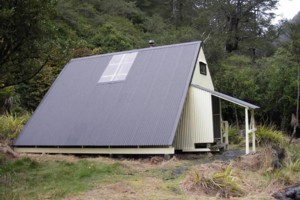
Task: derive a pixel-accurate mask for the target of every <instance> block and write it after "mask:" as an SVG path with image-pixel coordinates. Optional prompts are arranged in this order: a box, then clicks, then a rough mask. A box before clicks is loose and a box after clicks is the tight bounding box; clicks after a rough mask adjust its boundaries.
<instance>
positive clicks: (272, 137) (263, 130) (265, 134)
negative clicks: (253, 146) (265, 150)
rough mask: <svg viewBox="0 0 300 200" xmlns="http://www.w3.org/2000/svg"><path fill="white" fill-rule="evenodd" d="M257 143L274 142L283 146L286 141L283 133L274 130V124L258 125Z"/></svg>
mask: <svg viewBox="0 0 300 200" xmlns="http://www.w3.org/2000/svg"><path fill="white" fill-rule="evenodd" d="M256 140H257V143H258V144H259V145H261V146H265V145H269V144H276V145H278V146H280V147H283V146H284V144H285V143H286V141H285V138H284V136H283V133H282V132H281V131H278V130H276V128H275V127H274V126H271V125H270V126H266V125H260V126H258V128H257V131H256Z"/></svg>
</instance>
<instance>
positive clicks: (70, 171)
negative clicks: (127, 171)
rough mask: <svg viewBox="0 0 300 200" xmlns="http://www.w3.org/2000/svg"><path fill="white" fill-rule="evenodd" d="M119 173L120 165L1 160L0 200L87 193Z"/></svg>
mask: <svg viewBox="0 0 300 200" xmlns="http://www.w3.org/2000/svg"><path fill="white" fill-rule="evenodd" d="M120 173H121V167H120V164H119V163H117V162H116V163H113V164H103V163H95V162H90V161H86V160H80V161H78V162H73V163H70V162H66V161H48V162H37V161H34V160H31V159H29V158H23V159H20V160H15V161H12V162H11V161H8V160H7V159H5V158H2V159H1V171H0V180H1V182H0V196H1V199H19V198H20V197H22V199H39V198H40V196H47V197H49V198H51V199H57V198H61V197H63V196H65V195H69V194H74V193H78V192H81V191H86V190H88V189H91V188H93V187H94V185H97V184H101V183H102V182H105V181H114V179H115V178H116V174H120Z"/></svg>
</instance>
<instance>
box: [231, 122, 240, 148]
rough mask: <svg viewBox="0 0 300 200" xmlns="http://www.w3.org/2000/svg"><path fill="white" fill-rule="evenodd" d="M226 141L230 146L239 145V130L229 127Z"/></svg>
mask: <svg viewBox="0 0 300 200" xmlns="http://www.w3.org/2000/svg"><path fill="white" fill-rule="evenodd" d="M228 140H229V143H230V144H240V142H241V141H242V138H241V137H240V136H239V130H237V129H236V128H235V127H232V126H230V127H229V130H228Z"/></svg>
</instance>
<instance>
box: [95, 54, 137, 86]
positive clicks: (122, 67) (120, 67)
mask: <svg viewBox="0 0 300 200" xmlns="http://www.w3.org/2000/svg"><path fill="white" fill-rule="evenodd" d="M137 54H138V52H134V53H126V54H120V55H114V56H113V57H112V58H111V60H110V62H109V64H108V65H107V67H106V69H105V70H104V72H103V74H102V76H101V77H100V79H99V81H98V83H105V82H113V81H122V80H125V79H126V77H127V74H128V72H129V70H130V69H131V67H132V64H133V62H134V60H135V58H136V56H137Z"/></svg>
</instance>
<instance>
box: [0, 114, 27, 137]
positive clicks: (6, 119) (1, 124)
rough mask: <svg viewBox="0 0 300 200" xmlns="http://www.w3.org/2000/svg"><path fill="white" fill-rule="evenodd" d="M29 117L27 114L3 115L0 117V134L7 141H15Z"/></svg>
mask: <svg viewBox="0 0 300 200" xmlns="http://www.w3.org/2000/svg"><path fill="white" fill-rule="evenodd" d="M30 116H31V114H30V113H29V112H25V113H23V114H20V115H17V114H16V113H13V114H11V113H9V112H6V113H5V115H0V134H2V136H3V137H5V138H7V139H10V140H12V139H15V138H16V137H17V136H18V134H19V133H20V132H21V130H22V128H23V126H24V125H25V123H26V122H27V121H28V119H29V118H30Z"/></svg>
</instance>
